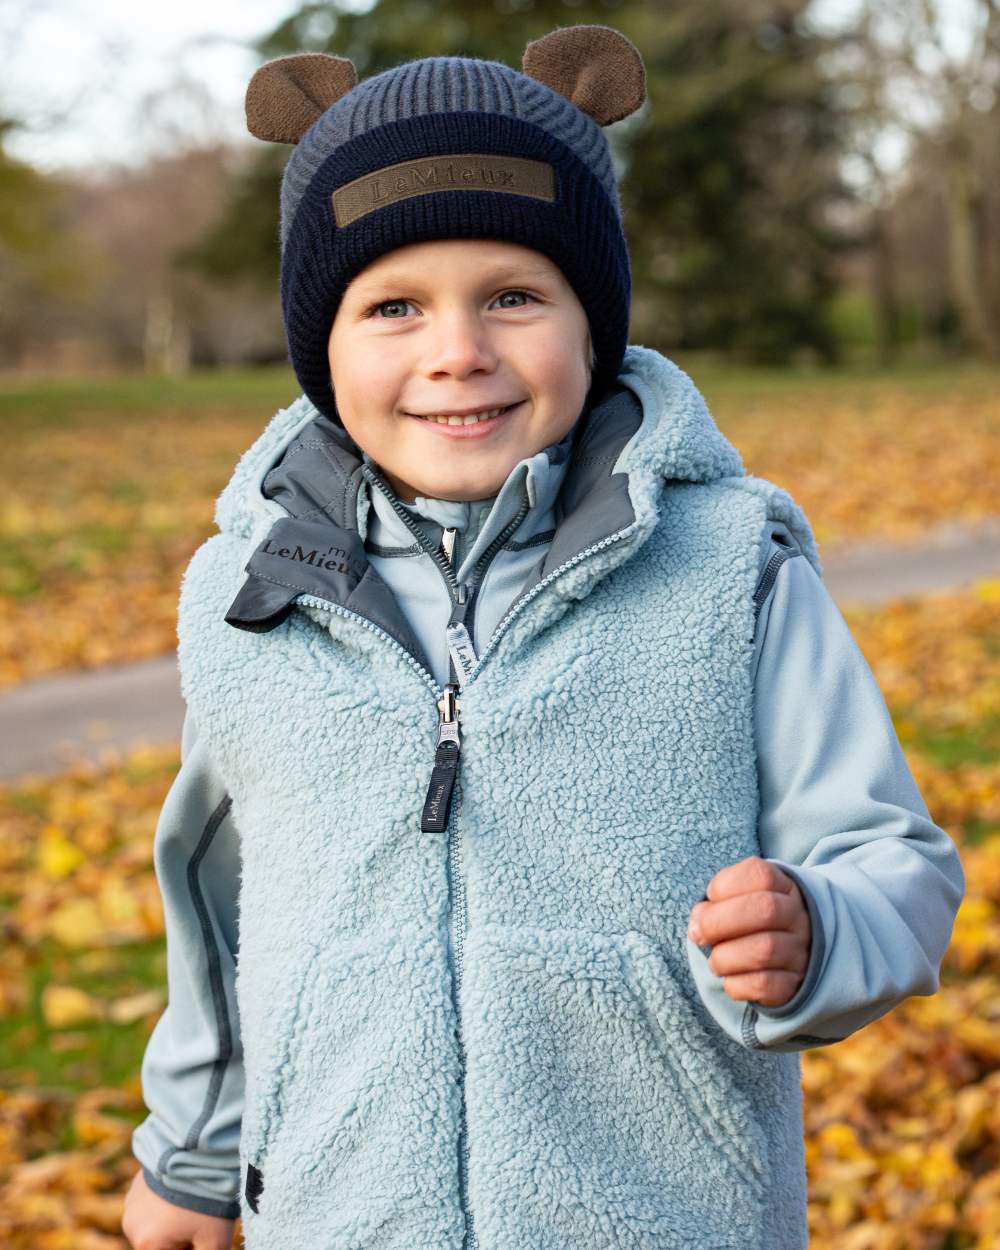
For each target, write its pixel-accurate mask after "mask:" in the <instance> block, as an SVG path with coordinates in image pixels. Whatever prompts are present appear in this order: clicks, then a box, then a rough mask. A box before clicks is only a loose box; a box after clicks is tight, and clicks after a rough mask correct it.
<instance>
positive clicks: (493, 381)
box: [329, 239, 591, 503]
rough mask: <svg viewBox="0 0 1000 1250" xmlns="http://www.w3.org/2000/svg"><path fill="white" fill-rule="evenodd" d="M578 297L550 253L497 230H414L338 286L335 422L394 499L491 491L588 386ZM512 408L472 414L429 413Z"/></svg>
mask: <svg viewBox="0 0 1000 1250" xmlns="http://www.w3.org/2000/svg"><path fill="white" fill-rule="evenodd" d="M590 352H591V348H590V331H589V326H588V323H587V315H586V313H585V312H584V310H583V305H582V304H581V303H580V301H579V300H578V299H577V297H576V293H575V292H574V291H573V288H572V287H571V286H570V285H569V283H568V282H567V281H566V278H565V276H564V275H563V273H562V270H561V269H559V267H558V266H557V265H556V264H555V263H554V262H553V261H551V260H549V258H548V257H547V256H544V255H542V253H540V252H536V251H534V250H533V249H531V248H527V247H522V246H521V245H520V244H517V243H504V242H500V241H497V240H493V239H443V240H438V241H434V242H429V243H412V244H408V245H407V246H406V247H401V248H397V249H396V250H394V251H392V252H388V253H386V255H384V256H380V257H379V258H378V259H377V260H375V261H373V262H372V263H371V264H370V265H368V266H367V267H366V268H365V269H364V270H362V271H361V273H359V274H358V275H357V276H356V277H355V278H354V280H353V281H352V282H351V284H350V285H349V286H348V288H347V290H346V291H345V293H344V297H343V300H342V301H341V304H340V307H339V308H338V310H337V315H336V318H335V319H334V322H333V328H332V330H331V332H330V341H329V360H330V377H331V382H332V385H333V390H334V394H335V396H336V400H337V411H338V413H339V414H340V418H341V420H342V421H343V423H344V428H345V429H346V430H347V432H348V433H349V434H350V435H351V437H352V438H353V439H354V441H355V442H356V443H357V444H358V446H359V447H360V448H361V449H362V450H363V451H366V452H367V453H368V455H369V456H370V457H371V458H372V460H374V461H375V462H376V464H377V465H378V466H379V467H380V468H381V470H382V472H383V474H384V476H385V477H386V479H387V480H388V481H389V483H390V484H391V485H392V487H393V489H394V490H395V491H396V493H397V494H398V496H399V497H400V498H401V499H405V500H406V501H407V502H408V503H412V502H413V500H414V499H415V498H416V496H417V495H424V496H427V497H428V498H439V499H453V500H460V499H486V498H489V497H490V496H491V495H495V494H496V493H497V491H498V490H499V489H500V487H501V486H502V485H503V483H504V481H505V480H506V478H507V475H508V474H509V473H510V471H511V469H512V468H513V467H514V465H515V464H517V463H518V461H519V460H523V459H524V458H525V456H530V455H533V454H534V453H535V452H537V451H541V449H542V448H543V447H547V446H548V445H549V444H550V443H554V442H558V441H559V440H560V439H561V438H562V437H563V436H564V435H565V434H566V433H567V432H568V431H569V430H570V429H571V427H572V426H573V425H574V424H575V422H576V420H577V418H578V417H579V415H580V412H581V411H582V408H583V403H584V400H585V399H586V396H587V390H588V388H589V386H590ZM510 404H513V405H515V406H514V407H513V408H512V409H511V411H510V412H505V413H502V414H501V415H500V416H497V417H491V418H488V419H487V420H485V421H480V422H478V423H477V424H474V425H473V424H461V425H454V424H437V423H435V422H433V421H427V420H425V419H424V417H426V416H427V415H428V414H435V415H437V414H441V413H445V412H450V413H454V412H456V411H458V412H465V413H467V412H470V411H473V412H476V413H478V412H481V411H482V410H484V409H485V410H491V409H496V408H500V407H506V406H507V405H510Z"/></svg>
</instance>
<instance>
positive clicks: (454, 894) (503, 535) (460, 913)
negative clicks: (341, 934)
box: [296, 464, 634, 1250]
mask: <svg viewBox="0 0 1000 1250" xmlns="http://www.w3.org/2000/svg"><path fill="white" fill-rule="evenodd" d="M361 471H362V473H363V474H364V476H365V477H366V478H367V479H368V481H369V482H371V483H372V484H373V485H375V486H377V487H378V488H379V489H380V490H381V491H382V492H383V493H384V494H385V495H386V497H387V498H388V500H389V502H390V503H391V504H392V506H393V509H394V510H395V511H396V513H397V514H398V515H399V517H400V519H401V520H402V521H403V523H404V524H405V525H406V527H407V528H408V529H409V530H410V531H411V533H413V535H414V537H415V538H416V539H417V542H418V543H419V545H420V547H421V549H422V550H424V551H426V552H427V554H428V555H429V556H430V557H431V558H432V559H433V561H434V563H435V564H436V565H437V567H438V569H439V570H440V572H441V575H442V576H443V577H444V579H445V583H446V584H447V586H448V591H449V595H450V597H451V600H452V613H451V620H450V621H449V624H451V623H453V622H454V621H456V620H457V621H459V622H460V623H462V624H463V625H464V622H465V618H466V615H467V614H468V612H469V610H470V608H474V605H475V596H476V595H477V594H478V592H479V588H480V586H481V584H482V581H483V578H484V576H485V571H486V568H487V567H488V565H489V562H490V560H491V559H492V558H493V556H494V555H495V554H496V552H497V551H499V550H500V548H501V547H502V546H503V544H504V543H505V542H506V541H507V539H508V538H509V537H510V535H511V534H513V533H514V531H515V530H516V529H517V527H518V526H519V525H520V524H521V521H522V520H523V519H524V516H525V515H526V513H527V511H528V507H529V503H528V499H527V496H525V499H524V502H523V503H522V506H521V508H520V509H519V511H518V514H517V516H516V517H515V518H514V519H513V521H511V522H510V524H509V525H507V526H505V527H504V529H503V530H502V531H501V532H500V533H499V534H498V535H497V537H496V538H495V539H494V540H493V542H492V543H490V545H489V547H488V548H487V549H486V551H484V552H483V554H482V556H480V558H479V560H478V561H477V562H476V567H475V569H474V570H473V573H472V577H471V578H470V580H469V582H462V583H459V582H458V581H457V580H456V578H455V575H454V572H453V571H452V568H451V565H450V564H449V562H448V559H447V556H446V555H445V554H444V552H442V551H441V550H440V548H435V547H433V546H432V545H431V544H429V543H428V542H427V539H426V537H425V536H424V534H423V532H422V531H421V530H420V527H419V526H418V525H417V523H416V522H415V521H414V520H413V518H412V517H411V516H410V514H409V513H408V512H407V511H406V509H405V508H403V507H402V505H401V504H399V502H398V500H396V498H395V496H394V495H393V493H392V491H391V489H390V488H389V487H388V486H387V485H385V484H384V483H383V481H382V480H381V478H380V477H379V475H378V474H377V473H375V472H374V470H372V468H371V466H370V465H368V464H363V465H362V469H361ZM633 528H634V523H633V524H630V525H628V526H626V527H625V528H624V529H621V530H618V531H617V532H616V533H614V534H610V535H608V536H607V537H606V538H602V539H601V541H600V542H598V543H594V544H593V545H592V546H590V547H587V548H585V549H584V550H583V551H580V552H578V553H577V554H576V555H575V556H573V558H572V559H570V560H566V561H565V562H564V563H563V564H561V565H559V567H558V568H556V569H553V570H552V572H551V573H549V574H548V576H547V577H545V578H543V579H542V581H540V582H537V583H536V584H535V585H534V586H533V587H532V588H531V590H529V591H528V592H527V593H526V594H524V595H522V596H521V598H520V599H518V600H517V602H516V603H514V604H512V605H511V607H510V608H509V609H508V611H507V614H506V615H505V616H504V618H503V619H502V620H501V621H500V622H499V623H498V624H497V626H496V628H495V629H494V631H493V634H492V635H491V637H490V639H489V641H488V642H487V644H486V646H485V648H484V649H483V652H482V654H481V655H480V656H479V658H478V659H477V661H476V663H475V665H474V666H473V668H472V669H471V671H470V672H469V673H467V674H466V675H465V682H464V684H465V685H466V686H467V685H468V684H469V683H470V682H471V681H472V680H473V679H474V678H475V677H476V676H478V674H479V672H480V671H481V669H482V667H483V662H484V661H485V659H486V657H487V656H488V655H489V654H490V653H491V652H492V651H493V649H494V647H495V646H496V644H497V642H498V641H499V638H500V636H501V635H502V634H503V632H504V631H505V630H506V628H507V626H508V625H509V624H510V622H511V621H512V620H513V619H514V617H515V616H516V615H517V614H518V612H520V610H521V609H522V608H523V607H524V606H525V605H526V604H528V603H530V602H531V600H532V599H534V598H535V596H536V595H538V594H539V593H540V592H541V591H542V590H543V589H544V588H545V587H546V586H548V585H549V584H550V583H551V582H552V581H553V580H554V579H555V578H556V577H558V576H559V574H561V573H562V572H564V571H565V570H566V569H569V568H573V567H574V566H575V565H577V564H579V563H580V561H581V560H584V559H586V558H587V556H589V555H592V554H593V553H594V552H597V551H601V550H602V549H603V548H604V547H607V546H608V545H610V544H611V543H613V542H617V541H618V540H619V539H621V538H624V537H625V536H626V535H627V534H629V533H631V531H632V529H633ZM470 588H471V591H470ZM296 601H297V602H298V603H301V604H304V605H307V606H313V607H318V608H325V609H330V610H332V611H334V612H335V613H336V614H337V615H338V616H343V617H346V618H348V619H350V620H355V621H359V622H360V623H361V624H362V625H363V626H364V627H365V628H366V629H370V630H372V632H373V633H375V634H377V635H378V636H379V637H381V638H383V639H384V640H385V641H386V642H387V643H388V644H389V645H390V646H391V647H394V648H395V649H396V650H397V651H399V652H400V653H401V654H402V655H403V656H404V657H405V659H406V660H407V662H408V663H409V664H410V665H411V666H412V667H413V668H414V669H415V670H416V671H417V672H418V673H419V674H420V676H421V677H422V679H423V680H424V681H425V682H426V683H427V685H428V686H429V687H430V689H431V690H432V691H433V692H434V695H435V699H436V702H437V708H438V713H439V720H438V734H437V748H436V753H435V763H434V768H433V770H432V775H431V784H430V787H429V789H428V794H427V799H426V801H425V804H424V813H423V818H422V820H421V830H422V831H425V830H427V829H430V830H433V831H437V832H441V831H444V830H445V829H446V830H447V844H448V892H449V907H450V911H451V918H452V934H451V940H452V971H453V976H452V985H453V996H454V997H453V1003H454V1010H455V1021H456V1027H455V1036H456V1040H457V1042H458V1052H459V1073H460V1075H459V1077H458V1078H457V1079H458V1081H459V1084H460V1085H461V1087H462V1103H461V1122H460V1129H459V1138H458V1168H459V1192H460V1195H461V1203H462V1214H463V1216H464V1217H465V1238H464V1242H463V1250H478V1239H477V1237H476V1232H475V1226H474V1222H473V1214H472V1210H471V1208H470V1206H469V1194H468V1164H469V1145H468V1129H467V1116H466V1099H465V1071H466V1063H465V1042H464V1038H463V1036H462V1013H461V1003H460V994H461V986H462V972H463V968H462V965H463V958H464V943H465V930H466V927H467V924H468V916H467V910H466V891H465V881H464V877H463V874H462V870H461V862H462V861H461V850H460V836H459V831H458V807H459V804H458V803H457V802H452V801H451V798H452V795H453V794H454V789H453V787H454V786H455V783H456V781H457V772H458V753H459V730H458V725H459V713H460V708H461V704H460V701H459V699H458V697H457V696H458V691H459V689H460V687H459V686H458V684H457V682H456V681H455V680H454V679H455V678H456V677H457V674H456V671H455V665H454V660H453V659H452V660H450V662H449V663H450V669H449V671H450V675H451V677H452V680H451V681H448V682H447V683H446V684H445V685H444V686H443V687H441V688H439V687H438V685H437V682H436V680H435V678H434V675H433V674H432V673H431V672H429V671H428V670H427V669H426V668H425V667H424V665H423V664H421V663H420V662H419V661H418V660H417V659H415V658H414V656H413V655H411V654H410V652H409V651H407V649H406V648H405V647H404V646H402V644H401V643H399V642H397V640H396V639H395V638H393V637H392V635H391V634H389V633H387V632H386V631H385V630H384V629H382V628H381V627H380V626H378V625H376V624H375V623H374V622H373V621H370V620H369V619H368V618H367V617H366V616H363V615H362V614H361V613H359V612H352V611H350V610H349V609H348V608H345V607H342V606H341V605H340V604H339V603H332V602H331V601H330V600H328V599H323V598H321V597H320V596H318V595H310V594H303V595H299V596H298V597H297V600H296ZM449 651H450V648H449ZM436 787H437V788H436ZM458 788H459V790H460V788H461V787H460V786H459V787H458ZM445 790H446V791H447V793H446V794H444V800H443V802H442V794H443V793H444V791H445ZM443 803H444V805H445V813H444V821H443V822H442V821H441V819H440V817H441V807H442V805H443ZM431 808H433V814H432V816H429V814H428V813H429V809H431Z"/></svg>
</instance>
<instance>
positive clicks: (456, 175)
mask: <svg viewBox="0 0 1000 1250" xmlns="http://www.w3.org/2000/svg"><path fill="white" fill-rule="evenodd" d="M555 181H556V179H555V170H554V169H553V168H552V166H551V165H550V164H548V162H547V161H530V160H527V159H525V158H524V157H521V156H497V155H495V154H488V153H487V154H482V153H479V154H477V153H462V154H460V155H454V156H452V155H446V156H427V157H424V158H423V159H421V160H416V161H400V162H399V163H398V164H396V165H386V166H385V168H383V169H376V170H373V171H372V172H371V173H370V174H364V175H362V177H360V178H355V179H354V180H353V181H352V182H348V183H345V184H344V186H342V187H338V189H337V190H336V191H334V192H333V196H332V199H333V212H334V216H335V217H336V219H337V225H338V226H341V227H343V226H349V225H350V224H351V222H353V221H357V220H358V218H359V217H364V216H365V214H366V213H371V212H374V210H375V209H376V208H382V206H383V205H385V204H395V203H397V202H398V201H399V200H408V199H409V198H410V197H411V196H414V195H427V194H429V193H431V192H434V191H506V192H508V193H510V194H512V195H529V196H531V198H532V199H534V200H545V201H547V202H548V203H549V204H553V203H555V198H556V190H555Z"/></svg>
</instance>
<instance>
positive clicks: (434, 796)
mask: <svg viewBox="0 0 1000 1250" xmlns="http://www.w3.org/2000/svg"><path fill="white" fill-rule="evenodd" d="M457 691H458V687H457V686H456V685H455V684H454V683H453V682H449V683H448V684H447V685H446V686H445V688H444V694H443V695H442V697H441V698H440V699H439V700H438V711H439V712H440V713H441V720H440V721H439V722H438V736H437V749H436V750H435V752H434V767H433V769H432V770H431V780H430V785H429V786H428V787H427V797H426V798H425V799H424V810H423V815H422V816H421V818H420V830H421V832H422V833H443V832H444V830H445V829H446V828H447V827H448V811H449V809H450V807H451V792H452V790H453V789H454V786H455V775H456V773H457V772H458V752H459V746H460V743H459V738H458V714H459V710H460V708H461V704H460V703H459V701H458V699H457V698H456V693H457Z"/></svg>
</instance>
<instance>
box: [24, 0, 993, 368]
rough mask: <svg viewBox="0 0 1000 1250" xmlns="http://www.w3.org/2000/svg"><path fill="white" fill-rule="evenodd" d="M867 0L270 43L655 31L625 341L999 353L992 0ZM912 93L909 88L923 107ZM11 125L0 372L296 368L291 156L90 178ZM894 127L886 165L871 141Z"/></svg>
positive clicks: (492, 11) (387, 58)
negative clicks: (282, 278)
mask: <svg viewBox="0 0 1000 1250" xmlns="http://www.w3.org/2000/svg"><path fill="white" fill-rule="evenodd" d="M945 4H946V0H937V3H935V0H870V2H864V0H862V3H860V4H859V5H858V6H857V10H856V14H855V16H854V18H853V20H852V21H851V22H849V23H847V24H846V25H841V26H840V27H838V28H837V29H836V33H831V31H832V28H830V27H824V26H821V25H819V24H817V23H815V22H812V21H811V20H810V12H811V9H810V5H809V3H808V2H807V0H673V2H672V3H671V4H670V5H664V4H660V3H649V2H647V0H585V2H581V3H568V2H563V0H493V3H483V2H482V0H477V2H476V3H472V0H377V2H376V3H374V4H371V5H369V6H368V7H365V6H364V5H359V4H357V3H354V2H353V0H340V2H339V3H338V2H335V3H324V4H319V3H311V4H306V5H304V6H302V7H300V8H298V9H296V10H294V11H293V12H290V13H289V15H288V16H287V17H286V18H285V19H284V20H283V21H281V22H280V23H279V24H278V25H276V26H275V28H274V29H273V30H271V31H270V32H268V33H267V34H266V35H265V36H264V37H262V38H261V39H260V40H259V41H258V42H257V44H256V45H255V50H256V53H257V55H258V56H259V59H260V61H261V62H263V61H265V60H268V59H270V58H272V57H276V56H283V55H288V54H291V53H294V52H300V51H321V52H329V53H334V54H336V55H339V56H347V57H350V58H351V60H352V61H354V63H355V65H356V66H357V69H358V73H359V76H360V77H362V78H364V77H368V76H371V75H373V74H376V73H378V72H380V71H381V70H383V69H386V68H388V67H390V66H392V65H395V64H398V63H399V62H400V61H402V60H406V59H412V58H416V57H421V56H427V55H466V56H477V57H484V58H488V59H493V60H500V61H503V62H505V63H506V64H508V65H511V66H514V67H518V68H519V67H520V58H521V55H522V53H523V51H524V48H525V46H526V44H527V43H528V42H529V41H530V40H532V39H535V38H538V37H540V36H541V35H543V34H545V33H546V32H548V31H550V30H552V29H553V28H555V27H557V26H567V25H574V24H578V23H591V22H594V23H603V24H608V25H612V26H614V27H616V28H617V29H619V30H621V31H622V32H623V33H625V34H626V35H627V36H629V37H630V38H631V39H632V40H633V41H634V42H635V43H636V45H637V46H638V47H639V48H640V49H641V51H642V55H643V59H644V62H645V65H646V71H647V79H648V100H647V103H646V105H644V107H643V108H642V109H641V110H640V111H639V113H638V114H636V115H634V116H633V117H631V118H627V119H626V120H624V121H622V122H619V123H617V124H615V125H613V126H610V127H608V129H607V133H608V136H609V140H610V142H611V144H612V148H613V151H614V154H615V160H616V164H617V166H618V169H619V172H620V174H621V175H622V176H623V181H622V202H623V210H624V216H625V227H626V234H627V237H628V241H629V246H630V249H631V253H632V257H633V270H634V306H633V330H632V340H633V341H634V342H641V343H644V344H646V345H648V346H651V347H655V348H657V349H658V350H660V351H664V352H668V353H669V352H672V351H675V350H676V351H693V350H697V351H709V352H718V353H723V354H725V356H726V357H727V358H730V359H733V358H735V359H736V360H738V361H739V362H741V363H755V364H768V365H787V364H798V363H802V364H807V365H814V364H819V365H824V366H832V365H836V364H843V363H852V362H857V361H862V362H868V363H876V364H878V365H883V366H884V365H888V364H891V363H892V362H894V361H896V360H898V359H899V358H900V356H901V354H902V355H906V354H909V355H913V354H914V353H917V354H920V355H921V356H924V357H926V356H927V355H930V356H932V357H934V358H939V357H941V356H944V357H946V358H949V359H950V358H953V357H954V356H955V355H959V354H972V355H976V356H979V357H981V358H985V359H989V360H996V359H997V358H998V356H1000V296H998V292H1000V229H998V228H997V227H998V226H1000V177H998V165H1000V146H998V145H997V143H996V138H995V136H996V134H997V115H998V112H1000V105H998V85H1000V17H998V14H997V8H996V5H995V4H994V3H992V0H971V4H970V7H969V20H970V28H969V31H970V40H969V41H968V47H967V49H966V51H965V52H964V53H963V54H962V55H961V56H960V57H959V58H958V59H956V58H955V57H949V58H947V59H946V58H944V56H943V54H940V53H935V51H934V49H935V47H936V45H937V44H938V42H939V40H938V39H937V34H938V32H937V28H936V25H935V22H936V20H937V17H938V16H939V15H938V14H937V13H936V9H937V8H938V7H944V6H945ZM918 105H919V106H918ZM18 124H19V123H18V120H17V118H15V117H12V116H8V117H5V118H4V119H3V120H2V121H0V202H2V204H3V208H2V210H0V310H2V311H0V369H6V370H11V369H13V370H18V371H28V372H30V371H32V370H38V369H42V368H44V370H45V371H46V372H48V371H51V370H53V369H55V370H59V369H70V370H72V369H74V368H75V369H79V368H81V367H90V368H93V367H99V366H102V365H104V366H106V367H108V368H141V369H145V370H147V371H151V372H166V373H172V374H177V373H183V372H185V371H187V370H188V369H190V368H192V367H197V366H204V367H211V366H216V365H240V364H254V363H267V362H272V363H283V362H284V360H285V352H284V342H283V336H282V329H281V323H280V310H279V307H278V300H277V285H278V262H279V243H278V201H279V186H280V180H281V173H282V169H283V167H284V163H285V161H286V160H287V156H288V152H289V149H288V147H287V146H286V145H283V144H262V143H260V142H259V141H257V140H253V139H251V138H250V137H249V136H247V138H246V140H245V141H244V142H242V143H210V144H201V145H198V144H191V145H188V146H187V147H185V146H184V145H180V146H176V147H175V148H174V150H172V151H170V152H168V153H165V154H162V155H160V156H157V157H155V158H151V159H150V161H149V162H148V164H147V165H145V166H142V167H140V168H127V169H125V168H123V169H119V170H116V171H113V172H108V171H104V172H102V173H101V174H100V175H94V176H87V175H86V174H80V173H76V174H67V173H61V174H53V175H43V174H41V173H38V172H35V171H33V170H32V169H31V168H30V167H28V166H27V165H26V164H25V163H24V162H22V161H20V160H17V159H15V158H13V157H12V156H11V155H10V154H9V152H6V153H5V151H4V138H5V136H6V135H7V134H8V133H9V132H10V131H11V130H12V129H14V128H16V127H17V125H18ZM887 133H892V134H893V135H895V137H896V141H897V143H900V142H902V143H904V144H905V147H906V152H907V155H906V159H905V161H904V162H903V163H902V165H900V166H899V167H897V168H894V169H892V170H891V172H890V170H889V165H888V164H887V162H886V161H885V159H884V158H883V157H881V156H880V152H882V151H883V149H884V144H885V137H886V134H887Z"/></svg>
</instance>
